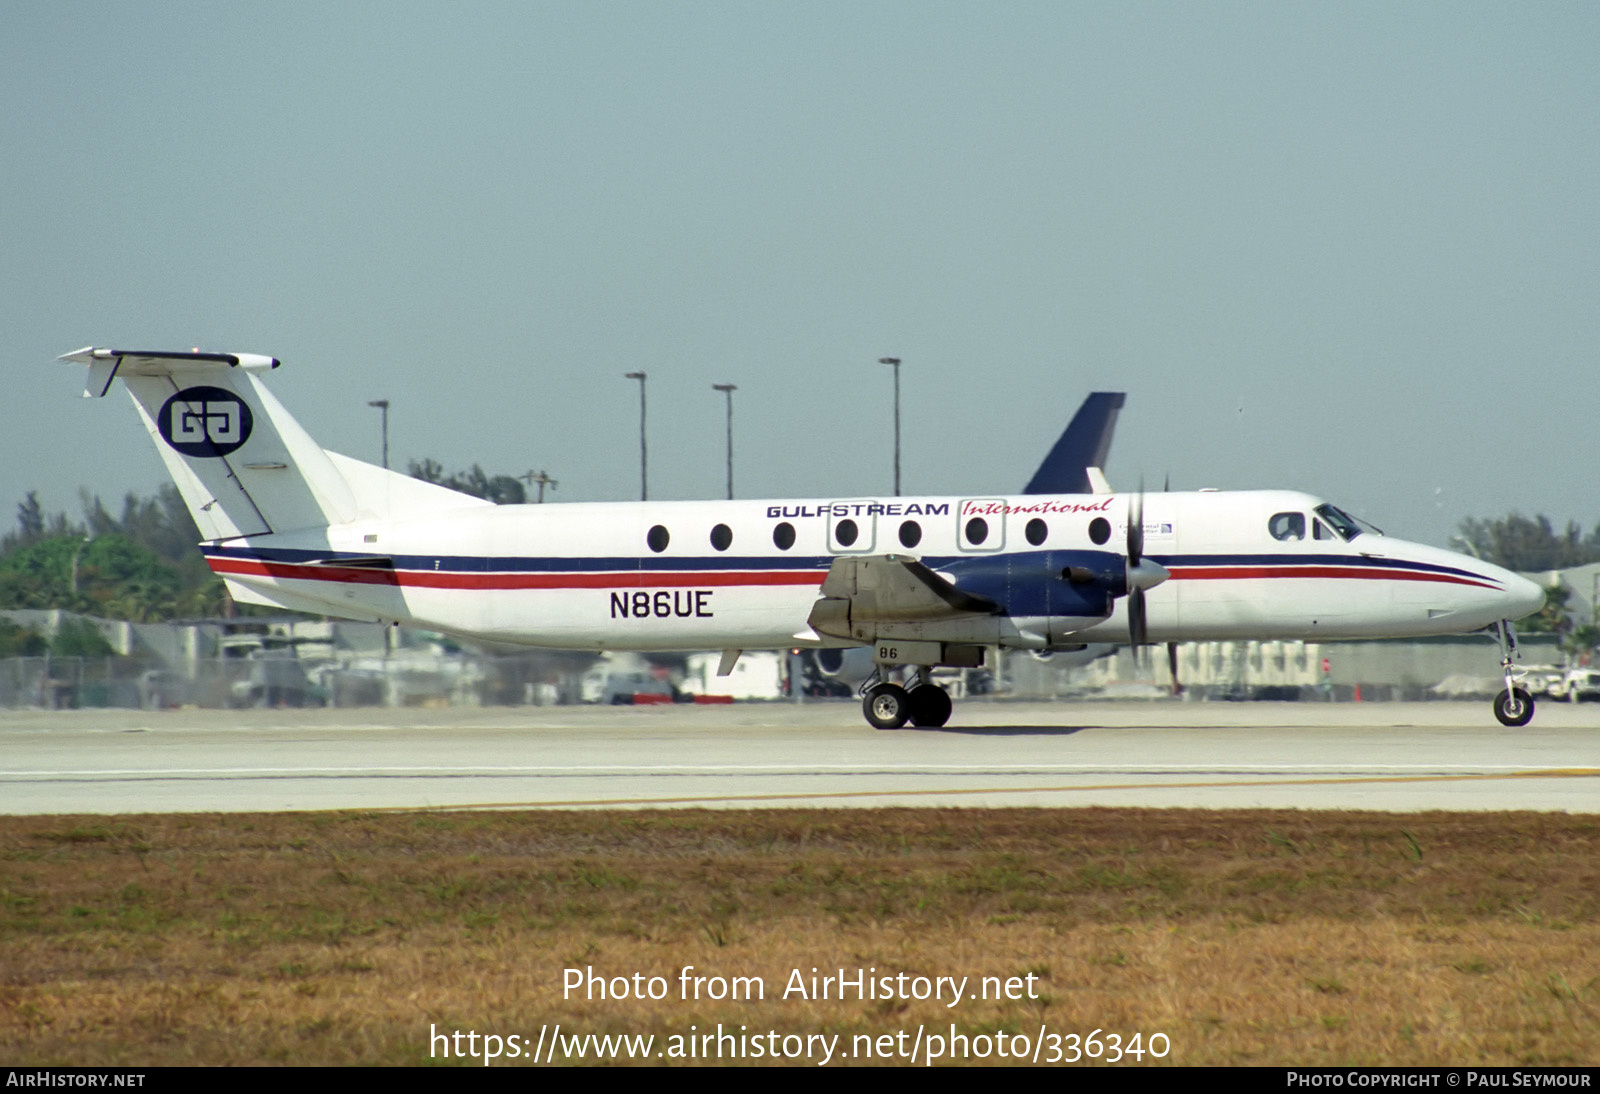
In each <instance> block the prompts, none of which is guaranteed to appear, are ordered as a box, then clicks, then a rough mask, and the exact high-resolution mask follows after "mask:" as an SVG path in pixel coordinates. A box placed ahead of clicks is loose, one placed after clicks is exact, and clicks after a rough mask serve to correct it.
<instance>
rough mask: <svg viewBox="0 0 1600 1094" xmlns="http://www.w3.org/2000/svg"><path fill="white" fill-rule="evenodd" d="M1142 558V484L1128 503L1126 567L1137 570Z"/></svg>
mask: <svg viewBox="0 0 1600 1094" xmlns="http://www.w3.org/2000/svg"><path fill="white" fill-rule="evenodd" d="M1143 557H1144V483H1142V482H1141V483H1140V484H1139V492H1138V493H1137V494H1135V495H1134V496H1133V501H1131V502H1129V503H1128V567H1129V568H1130V569H1137V568H1138V566H1139V560H1140V559H1141V558H1143Z"/></svg>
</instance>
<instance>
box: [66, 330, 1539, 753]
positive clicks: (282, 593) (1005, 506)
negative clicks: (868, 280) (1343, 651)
mask: <svg viewBox="0 0 1600 1094" xmlns="http://www.w3.org/2000/svg"><path fill="white" fill-rule="evenodd" d="M62 360H67V361H74V362H79V363H82V364H86V365H88V366H89V380H88V388H87V390H86V391H85V395H89V396H101V395H105V394H106V393H107V392H108V391H109V390H110V389H111V387H112V385H113V384H114V383H115V382H116V381H117V380H118V379H121V380H122V382H123V383H124V384H125V385H126V386H127V388H128V390H129V392H130V393H131V394H132V396H133V400H134V403H135V404H136V405H137V406H138V408H139V413H140V415H141V416H142V417H143V419H144V424H145V427H146V428H147V429H148V430H149V431H150V435H151V437H152V438H153V439H154V441H155V444H156V448H157V449H158V450H159V451H160V453H161V456H162V459H163V460H164V461H165V463H166V466H167V470H168V471H169V472H170V473H171V474H172V477H173V479H174V480H175V481H176V482H177V485H178V489H179V490H180V491H181V492H182V494H183V498H184V501H185V502H186V503H187V504H188V507H189V510H190V512H191V513H192V514H193V515H194V519H195V523H196V524H197V525H199V528H200V534H201V536H202V537H203V539H204V542H202V543H201V545H200V547H201V550H202V551H204V553H205V556H206V559H207V561H208V562H209V563H210V564H211V568H212V569H213V570H215V571H216V572H217V573H218V574H220V575H222V577H223V579H224V580H225V581H226V582H227V585H228V589H229V592H230V593H231V594H232V595H233V597H234V599H236V600H239V601H244V602H247V603H254V604H265V605H271V606H274V607H278V608H287V609H292V610H296V611H305V612H315V613H319V614H325V615H335V616H340V617H343V618H348V619H363V620H379V621H383V622H390V623H406V624H411V625H415V626H419V627H426V628H429V629H432V630H438V631H444V632H448V633H452V634H457V635H462V636H465V637H469V638H476V639H482V640H486V641H493V642H511V643H519V644H522V645H528V646H543V647H554V648H563V649H584V650H597V651H599V650H641V651H648V650H684V649H719V650H722V651H723V657H722V665H721V670H722V671H723V672H724V673H726V672H728V671H731V670H732V667H733V664H734V662H735V661H736V660H737V658H738V656H739V654H740V652H741V651H743V650H748V649H785V648H790V647H795V646H805V647H811V648H845V647H857V646H860V647H867V648H870V649H871V650H872V655H873V659H874V661H875V662H876V663H877V664H878V665H879V666H880V667H882V668H883V669H885V670H891V669H895V668H898V667H900V666H906V667H907V668H909V669H914V670H916V675H915V677H914V679H915V680H917V681H919V682H918V683H916V685H915V686H913V687H909V688H908V687H905V686H903V685H901V684H899V683H893V682H890V681H889V680H887V679H882V680H881V682H879V683H877V684H875V685H874V686H872V687H871V688H870V689H868V690H867V691H866V693H865V697H864V707H865V711H866V716H867V720H868V721H869V722H871V723H872V724H873V725H874V726H877V727H879V728H882V729H892V728H898V727H899V726H902V725H904V724H905V723H906V722H907V721H908V720H909V721H910V722H912V723H913V724H915V725H921V726H939V725H943V724H944V723H945V721H946V720H947V719H948V718H949V716H950V710H951V707H950V699H949V696H948V695H947V694H946V693H945V691H944V690H943V689H942V688H939V687H938V686H936V685H935V684H933V683H932V682H931V670H932V668H933V667H934V666H944V665H948V666H957V667H970V666H976V665H978V664H980V663H981V662H982V660H983V656H984V650H985V649H986V648H987V647H1001V648H1012V649H1027V650H1033V651H1048V650H1052V649H1057V648H1077V647H1081V646H1082V645H1083V644H1084V643H1095V642H1123V641H1131V642H1132V643H1133V644H1134V645H1136V646H1137V645H1141V644H1144V643H1152V642H1183V641H1190V640H1211V639H1310V640H1314V641H1320V640H1328V639H1339V638H1378V637H1410V636H1420V635H1431V634H1459V633H1464V632H1468V631H1477V630H1483V629H1486V628H1491V627H1492V628H1495V629H1496V630H1497V631H1498V634H1499V637H1500V642H1501V653H1502V657H1501V664H1502V667H1503V669H1504V672H1505V681H1506V690H1505V691H1504V692H1502V693H1501V694H1500V696H1499V697H1498V698H1497V699H1496V701H1495V713H1496V715H1497V716H1498V717H1499V718H1500V720H1501V721H1502V722H1504V723H1505V724H1507V725H1525V724H1526V723H1527V722H1528V720H1529V719H1530V718H1531V717H1532V716H1533V700H1532V698H1531V697H1530V696H1529V695H1528V693H1527V691H1526V690H1524V689H1523V688H1520V687H1517V686H1516V685H1515V682H1514V679H1513V675H1514V674H1513V669H1512V660H1513V658H1514V656H1515V654H1516V645H1515V643H1516V640H1515V634H1514V631H1513V629H1512V626H1511V621H1513V620H1516V619H1520V618H1522V617H1523V616H1525V615H1528V614H1530V613H1532V612H1534V611H1536V610H1538V608H1539V607H1540V605H1542V604H1543V603H1544V594H1543V593H1542V591H1541V590H1540V589H1539V587H1538V586H1537V585H1535V584H1534V583H1532V582H1531V581H1527V580H1525V579H1523V578H1521V577H1518V576H1517V575H1516V574H1513V573H1511V572H1509V571H1507V570H1503V569H1501V568H1500V567H1498V566H1492V565H1490V564H1488V563H1486V562H1481V561H1479V560H1477V559H1471V558H1467V557H1465V556H1462V555H1458V554H1454V553H1452V552H1449V551H1444V550H1440V549H1439V548H1436V547H1428V546H1424V545H1422V544H1417V543H1407V542H1404V541H1401V540H1396V539H1390V538H1389V537H1387V536H1385V535H1383V534H1382V533H1381V532H1379V531H1378V530H1376V529H1374V528H1371V527H1368V526H1364V525H1362V524H1361V523H1359V522H1357V521H1356V520H1354V519H1353V518H1351V517H1349V516H1348V515H1346V514H1345V513H1344V512H1343V511H1342V510H1340V509H1338V508H1336V507H1334V506H1332V505H1329V504H1328V503H1326V502H1324V501H1322V500H1320V499H1318V498H1315V497H1311V496H1310V495H1307V494H1300V493H1294V492H1290V491H1248V492H1236V493H1227V492H1218V491H1201V492H1199V493H1161V494H1153V495H1151V496H1149V497H1148V498H1144V497H1143V496H1142V495H1137V494H1136V495H1133V496H1128V495H1119V494H1116V493H1109V494H1077V495H1073V494H1067V495H1040V494H1023V495H1016V496H1011V497H1001V496H995V497H893V498H849V499H844V498H831V497H822V498H811V499H804V500H789V501H704V502H637V503H634V502H607V503H580V504H574V503H563V504H561V505H507V506H496V505H493V504H491V503H490V502H487V501H482V500H480V499H478V498H474V497H470V496H467V495H464V494H460V493H457V492H455V491H453V490H448V489H445V488H443V487H439V486H434V485H431V484H429V483H425V482H420V481H418V480H416V479H412V478H410V477H408V476H406V475H401V474H398V473H396V472H392V471H387V470H385V469H383V468H380V467H375V466H373V465H372V464H368V463H362V462H360V461H359V460H353V459H350V458H349V457H347V456H341V455H339V454H338V453H335V452H329V451H326V450H324V449H323V448H322V447H320V446H319V445H318V444H317V443H316V442H315V441H313V440H312V439H311V437H310V436H309V435H308V434H307V433H306V432H305V431H304V430H303V429H302V428H301V427H300V425H299V424H298V423H297V422H296V421H295V420H294V419H293V418H292V417H291V416H290V415H289V413H288V412H287V411H286V410H284V408H283V407H282V405H281V404H279V402H278V401H277V400H276V399H275V398H273V396H272V394H271V392H269V391H268V390H267V388H266V386H265V385H264V384H263V383H262V382H261V377H262V376H263V375H264V374H265V373H267V372H268V371H270V370H272V369H275V368H277V367H278V361H277V360H275V359H273V358H270V357H261V356H256V355H252V354H243V353H238V354H234V353H201V352H198V351H195V352H189V353H184V352H146V351H131V350H111V349H94V348H87V349H82V350H79V351H77V352H75V353H69V354H67V355H65V356H64V357H63V358H62Z"/></svg>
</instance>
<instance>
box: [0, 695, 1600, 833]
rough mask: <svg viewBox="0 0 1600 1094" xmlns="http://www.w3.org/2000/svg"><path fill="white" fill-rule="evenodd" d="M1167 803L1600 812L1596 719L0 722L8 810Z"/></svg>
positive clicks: (1479, 709)
mask: <svg viewBox="0 0 1600 1094" xmlns="http://www.w3.org/2000/svg"><path fill="white" fill-rule="evenodd" d="M897 805H943V806H1094V805H1114V806H1150V807H1164V806H1180V807H1201V808H1251V807H1290V808H1307V809H1379V810H1393V811H1411V810H1423V809H1465V810H1489V809H1534V810H1559V811H1566V812H1574V813H1578V812H1582V813H1596V812H1600V705H1595V704H1585V705H1580V706H1570V705H1568V704H1564V703H1548V704H1544V705H1542V706H1541V707H1540V709H1539V712H1538V716H1537V717H1536V718H1535V720H1534V723H1533V725H1531V726H1528V727H1526V728H1523V729H1506V728H1504V727H1502V726H1501V725H1500V724H1499V723H1498V722H1496V721H1495V720H1494V718H1493V715H1492V714H1491V713H1490V710H1489V705H1488V703H1408V704H1398V703H1397V704H1387V703H1365V704H1363V703H1349V704H1303V703H1186V702H1176V701H1150V702H1098V703H1008V702H981V701H968V702H964V703H958V704H957V707H956V714H955V717H954V718H953V719H952V724H951V725H950V726H948V727H946V728H944V729H942V730H919V729H905V730H900V731H896V732H884V731H878V730H873V729H871V728H869V727H868V726H867V725H866V724H865V722H864V721H863V720H862V718H861V711H860V706H859V704H856V703H848V702H831V703H814V704H808V705H804V706H795V705H793V704H789V703H766V704H761V703H751V704H739V705H734V706H721V707H715V706H710V707H708V706H677V707H637V708H633V707H586V708H585V707H546V708H534V707H518V708H509V707H498V708H481V709H442V710H416V709H402V710H386V709H363V710H307V711H298V710H250V711H205V710H182V711H123V710H95V711H63V712H44V711H4V712H0V812H4V813H17V814H38V813H169V812H212V811H228V812H238V811H277V810H307V809H354V810H386V809H416V808H451V809H460V808H480V809H502V808H503V809H512V808H595V807H626V808H670V807H695V806H705V807H713V808H716V807H790V806H828V807H881V806H897Z"/></svg>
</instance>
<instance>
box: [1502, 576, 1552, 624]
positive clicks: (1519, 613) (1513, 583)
mask: <svg viewBox="0 0 1600 1094" xmlns="http://www.w3.org/2000/svg"><path fill="white" fill-rule="evenodd" d="M1505 586H1506V594H1505V595H1506V609H1505V612H1506V614H1505V618H1506V619H1511V620H1517V619H1521V618H1522V617H1523V616H1526V615H1532V614H1533V613H1534V612H1536V611H1538V610H1539V609H1540V608H1543V607H1544V590H1543V589H1541V588H1540V587H1539V586H1538V584H1537V583H1536V582H1532V581H1529V580H1528V579H1527V578H1525V577H1519V576H1517V575H1516V574H1513V573H1510V572H1509V571H1508V572H1507V573H1506V577H1505Z"/></svg>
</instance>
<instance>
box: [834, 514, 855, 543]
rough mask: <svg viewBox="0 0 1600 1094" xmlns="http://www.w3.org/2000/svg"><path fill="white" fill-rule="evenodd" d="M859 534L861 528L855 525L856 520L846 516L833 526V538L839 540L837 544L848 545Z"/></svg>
mask: <svg viewBox="0 0 1600 1094" xmlns="http://www.w3.org/2000/svg"><path fill="white" fill-rule="evenodd" d="M860 535H861V529H859V528H857V527H856V522H855V521H853V520H851V519H850V518H849V517H846V518H845V519H844V520H841V521H840V522H839V523H838V524H835V525H834V526H833V538H834V539H836V540H838V541H839V546H841V547H848V546H850V545H851V544H852V543H854V542H855V541H856V538H857V537H858V536H860Z"/></svg>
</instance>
